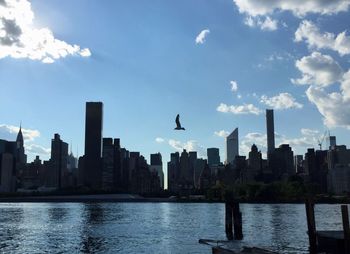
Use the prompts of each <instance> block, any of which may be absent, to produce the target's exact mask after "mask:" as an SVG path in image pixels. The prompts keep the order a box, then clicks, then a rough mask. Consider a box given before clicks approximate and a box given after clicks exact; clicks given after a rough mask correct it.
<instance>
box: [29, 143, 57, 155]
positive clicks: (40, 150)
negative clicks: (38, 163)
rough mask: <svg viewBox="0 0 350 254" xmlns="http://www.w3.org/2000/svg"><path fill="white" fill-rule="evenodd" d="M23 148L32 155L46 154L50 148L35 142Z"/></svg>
mask: <svg viewBox="0 0 350 254" xmlns="http://www.w3.org/2000/svg"><path fill="white" fill-rule="evenodd" d="M25 150H26V152H28V153H31V154H34V155H41V156H48V155H50V154H51V149H50V148H45V147H43V146H39V145H36V144H30V145H25Z"/></svg>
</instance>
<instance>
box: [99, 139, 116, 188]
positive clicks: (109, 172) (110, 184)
mask: <svg viewBox="0 0 350 254" xmlns="http://www.w3.org/2000/svg"><path fill="white" fill-rule="evenodd" d="M114 158H115V157H114V145H113V139H112V138H103V149H102V161H103V167H102V189H104V190H112V189H114Z"/></svg>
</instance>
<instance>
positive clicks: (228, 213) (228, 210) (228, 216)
mask: <svg viewBox="0 0 350 254" xmlns="http://www.w3.org/2000/svg"><path fill="white" fill-rule="evenodd" d="M225 231H226V237H227V240H229V241H231V240H233V231H232V203H231V202H228V201H226V202H225Z"/></svg>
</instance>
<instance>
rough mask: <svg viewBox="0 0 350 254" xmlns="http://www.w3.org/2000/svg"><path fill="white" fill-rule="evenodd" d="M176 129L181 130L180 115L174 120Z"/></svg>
mask: <svg viewBox="0 0 350 254" xmlns="http://www.w3.org/2000/svg"><path fill="white" fill-rule="evenodd" d="M175 123H176V127H179V128H181V123H180V115H179V114H177V116H176V119H175Z"/></svg>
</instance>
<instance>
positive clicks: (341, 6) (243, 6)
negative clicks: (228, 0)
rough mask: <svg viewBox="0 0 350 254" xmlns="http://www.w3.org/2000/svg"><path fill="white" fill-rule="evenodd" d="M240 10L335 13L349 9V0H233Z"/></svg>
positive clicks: (246, 11) (254, 12) (260, 13)
mask: <svg viewBox="0 0 350 254" xmlns="http://www.w3.org/2000/svg"><path fill="white" fill-rule="evenodd" d="M233 2H234V3H235V4H236V5H237V7H238V10H239V12H241V13H245V14H247V15H249V16H259V15H270V14H273V13H274V12H276V11H290V12H292V13H293V14H294V15H296V16H303V15H306V14H308V13H319V14H334V13H338V12H341V11H347V10H348V7H349V5H350V1H349V0H331V1H328V0H321V1H316V0H283V1H282V0H264V1H261V0H233Z"/></svg>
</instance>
